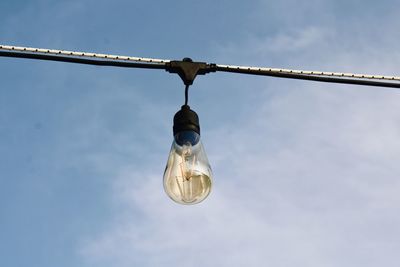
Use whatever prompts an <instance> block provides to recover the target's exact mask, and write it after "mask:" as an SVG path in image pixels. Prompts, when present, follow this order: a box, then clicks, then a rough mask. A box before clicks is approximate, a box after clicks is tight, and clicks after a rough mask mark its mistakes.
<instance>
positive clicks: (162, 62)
mask: <svg viewBox="0 0 400 267" xmlns="http://www.w3.org/2000/svg"><path fill="white" fill-rule="evenodd" d="M0 56H3V57H16V58H30V59H40V60H51V61H61V62H69V63H79V64H89V65H97V66H115V67H127V68H146V69H164V70H167V71H169V72H172V73H178V74H180V76H181V77H183V76H185V75H186V74H190V75H191V76H193V79H194V77H196V74H205V73H209V72H215V71H220V72H232V73H242V74H251V75H261V76H272V77H280V78H289V79H300V80H310V81H318V82H330V83H342V84H356V85H367V86H379V87H392V88H400V76H385V75H370V74H355V73H341V72H324V71H307V70H291V69H278V68H265V67H246V66H234V65H222V64H208V63H204V62H190V63H188V62H185V60H183V61H182V63H184V64H187V65H188V66H184V67H183V65H182V66H181V64H180V62H181V61H171V60H168V59H156V58H144V57H132V56H121V55H110V54H100V53H92V52H76V51H68V50H56V49H44V48H33V47H21V46H9V45H0ZM177 63H179V64H177ZM176 67H179V68H184V70H183V73H181V71H177V70H175V68H176ZM189 67H190V70H189ZM193 67H194V68H193ZM179 68H178V69H179ZM193 71H195V72H196V73H192V72H193ZM183 74H185V75H183ZM193 74H194V75H193ZM182 75H183V76H182ZM185 79H186V78H185Z"/></svg>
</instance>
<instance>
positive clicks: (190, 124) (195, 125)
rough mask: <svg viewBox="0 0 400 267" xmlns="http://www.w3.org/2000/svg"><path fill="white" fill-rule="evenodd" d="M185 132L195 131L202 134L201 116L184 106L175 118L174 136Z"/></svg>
mask: <svg viewBox="0 0 400 267" xmlns="http://www.w3.org/2000/svg"><path fill="white" fill-rule="evenodd" d="M184 131H194V132H196V133H198V134H200V123H199V116H198V115H197V114H196V112H194V111H193V110H191V109H190V107H189V106H188V105H183V106H182V107H181V110H179V111H178V112H177V113H176V114H175V116H174V127H173V132H174V136H175V135H176V134H178V133H180V132H184Z"/></svg>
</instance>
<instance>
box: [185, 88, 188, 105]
mask: <svg viewBox="0 0 400 267" xmlns="http://www.w3.org/2000/svg"><path fill="white" fill-rule="evenodd" d="M188 101H189V85H186V86H185V106H187V104H188Z"/></svg>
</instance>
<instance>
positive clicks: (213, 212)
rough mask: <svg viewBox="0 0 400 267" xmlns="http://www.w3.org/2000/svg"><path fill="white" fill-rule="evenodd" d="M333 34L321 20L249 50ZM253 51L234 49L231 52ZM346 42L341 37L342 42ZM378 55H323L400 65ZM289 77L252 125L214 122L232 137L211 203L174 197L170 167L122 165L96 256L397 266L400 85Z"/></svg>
mask: <svg viewBox="0 0 400 267" xmlns="http://www.w3.org/2000/svg"><path fill="white" fill-rule="evenodd" d="M325 36H326V35H325V31H324V30H321V29H318V28H313V27H311V28H307V29H306V30H304V31H300V32H295V33H292V34H278V35H276V36H274V37H268V38H266V39H261V40H252V41H251V42H249V43H248V44H247V43H246V44H245V45H244V47H247V48H249V47H254V50H251V51H255V53H256V54H257V53H259V52H260V51H261V50H262V49H263V48H265V47H268V48H267V50H266V51H267V53H270V52H285V51H287V50H285V49H287V48H289V47H290V48H291V49H294V51H301V50H302V49H308V48H310V47H312V46H313V45H314V44H316V43H319V42H321V40H323V39H324V38H325ZM330 38H331V37H330ZM324 42H325V41H324ZM324 45H328V44H327V43H326V42H325V44H324ZM247 48H246V49H243V47H234V46H231V47H230V50H229V49H228V50H226V51H224V53H225V54H224V55H229V54H232V55H234V54H239V53H240V52H241V51H250V50H249V49H247ZM340 48H341V45H340V44H337V43H334V44H332V50H333V51H335V52H339V51H341V50H340ZM386 49H387V50H393V48H392V47H387V48H386ZM370 55H371V51H369V50H368V49H363V50H362V51H358V52H357V51H354V50H353V51H352V52H351V53H348V52H347V51H343V53H342V54H340V53H339V54H329V55H326V51H325V50H323V49H322V50H318V53H317V54H315V56H316V57H318V56H321V57H324V58H325V59H329V60H328V61H326V62H325V63H324V64H325V65H326V66H331V67H332V68H339V67H341V66H345V65H346V64H347V63H348V64H349V65H350V66H352V67H359V68H361V69H364V70H370V71H373V70H374V69H376V70H381V69H382V68H383V69H385V70H386V71H394V70H396V66H397V58H393V57H392V53H390V52H388V53H381V54H379V57H380V58H381V60H380V61H379V62H380V63H379V64H378V63H377V61H376V59H377V58H378V56H377V55H376V58H372V60H371V61H372V63H370V64H368V66H365V65H363V64H362V62H363V59H364V58H365V57H368V56H370ZM382 62H385V63H384V66H382V65H381V64H383V63H382ZM278 85H279V87H280V88H281V89H280V91H281V92H280V93H277V94H275V95H272V96H271V95H266V94H263V93H260V98H259V99H258V100H259V102H257V103H256V105H258V106H257V107H256V108H254V109H253V110H252V111H251V112H250V111H249V110H247V111H245V112H247V114H246V115H247V116H248V117H249V118H250V119H249V120H243V121H241V122H240V127H237V128H235V129H226V128H224V127H223V126H222V127H221V128H216V129H207V131H208V132H209V133H208V136H217V137H224V138H222V139H221V138H218V139H211V140H209V143H207V144H205V145H206V150H207V152H208V153H209V156H210V160H211V162H212V166H213V167H214V171H215V184H214V190H213V192H212V194H211V196H210V197H209V199H208V200H206V201H205V202H204V203H202V204H200V205H197V206H190V207H186V206H179V205H177V204H174V203H172V201H170V200H169V199H168V198H167V197H166V196H165V194H164V193H163V191H162V181H161V179H162V173H159V172H157V171H155V170H154V169H153V167H152V166H151V165H149V166H143V168H142V169H140V170H137V169H133V168H132V167H129V165H128V164H126V167H124V168H122V169H121V170H120V171H119V172H117V173H116V174H115V176H116V182H115V191H114V194H115V195H114V201H115V206H116V209H117V210H118V213H117V217H116V218H115V220H114V222H113V223H112V224H111V226H110V228H109V229H106V230H105V231H104V232H102V233H100V234H99V235H98V236H91V237H86V239H85V242H84V243H83V244H82V247H81V254H82V256H83V258H84V259H85V261H86V263H87V264H88V265H89V266H91V265H93V266H108V265H110V264H111V263H112V264H113V266H120V267H124V266H139V265H140V266H276V267H279V266H282V267H283V266H308V267H312V266H342V267H345V266H349V267H350V266H371V267H372V266H395V265H394V264H395V263H396V262H397V252H398V250H399V249H400V243H399V239H398V237H399V236H400V230H399V228H398V224H399V223H400V215H399V213H398V212H397V211H398V210H399V202H400V197H399V194H398V192H399V191H400V181H399V179H398V178H399V173H400V167H399V164H398V162H399V160H400V142H399V138H398V137H399V134H400V113H399V112H398V110H400V102H399V101H398V97H399V93H398V92H397V91H395V90H388V89H372V88H362V87H350V86H343V85H327V84H313V83H301V82H298V83H295V82H289V81H287V82H284V81H281V80H277V81H274V82H271V83H269V86H271V88H277V87H278ZM254 86H258V87H260V90H261V89H262V88H261V86H260V85H257V84H256V83H254ZM292 86H296V87H295V88H292ZM244 117H245V116H244ZM166 156H167V151H166V155H165V157H166ZM213 159H214V160H213ZM160 162H161V160H158V161H157V164H161V163H160Z"/></svg>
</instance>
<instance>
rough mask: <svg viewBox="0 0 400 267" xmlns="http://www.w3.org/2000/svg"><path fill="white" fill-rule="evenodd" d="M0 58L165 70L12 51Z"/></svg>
mask: <svg viewBox="0 0 400 267" xmlns="http://www.w3.org/2000/svg"><path fill="white" fill-rule="evenodd" d="M0 56H2V57H16V58H28V59H40V60H51V61H61V62H68V63H78V64H86V65H96V66H113V67H125V68H142V69H166V66H165V64H160V63H136V62H127V61H115V60H106V59H89V58H83V57H72V56H63V55H49V54H46V55H44V54H33V53H21V52H12V51H0Z"/></svg>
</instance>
